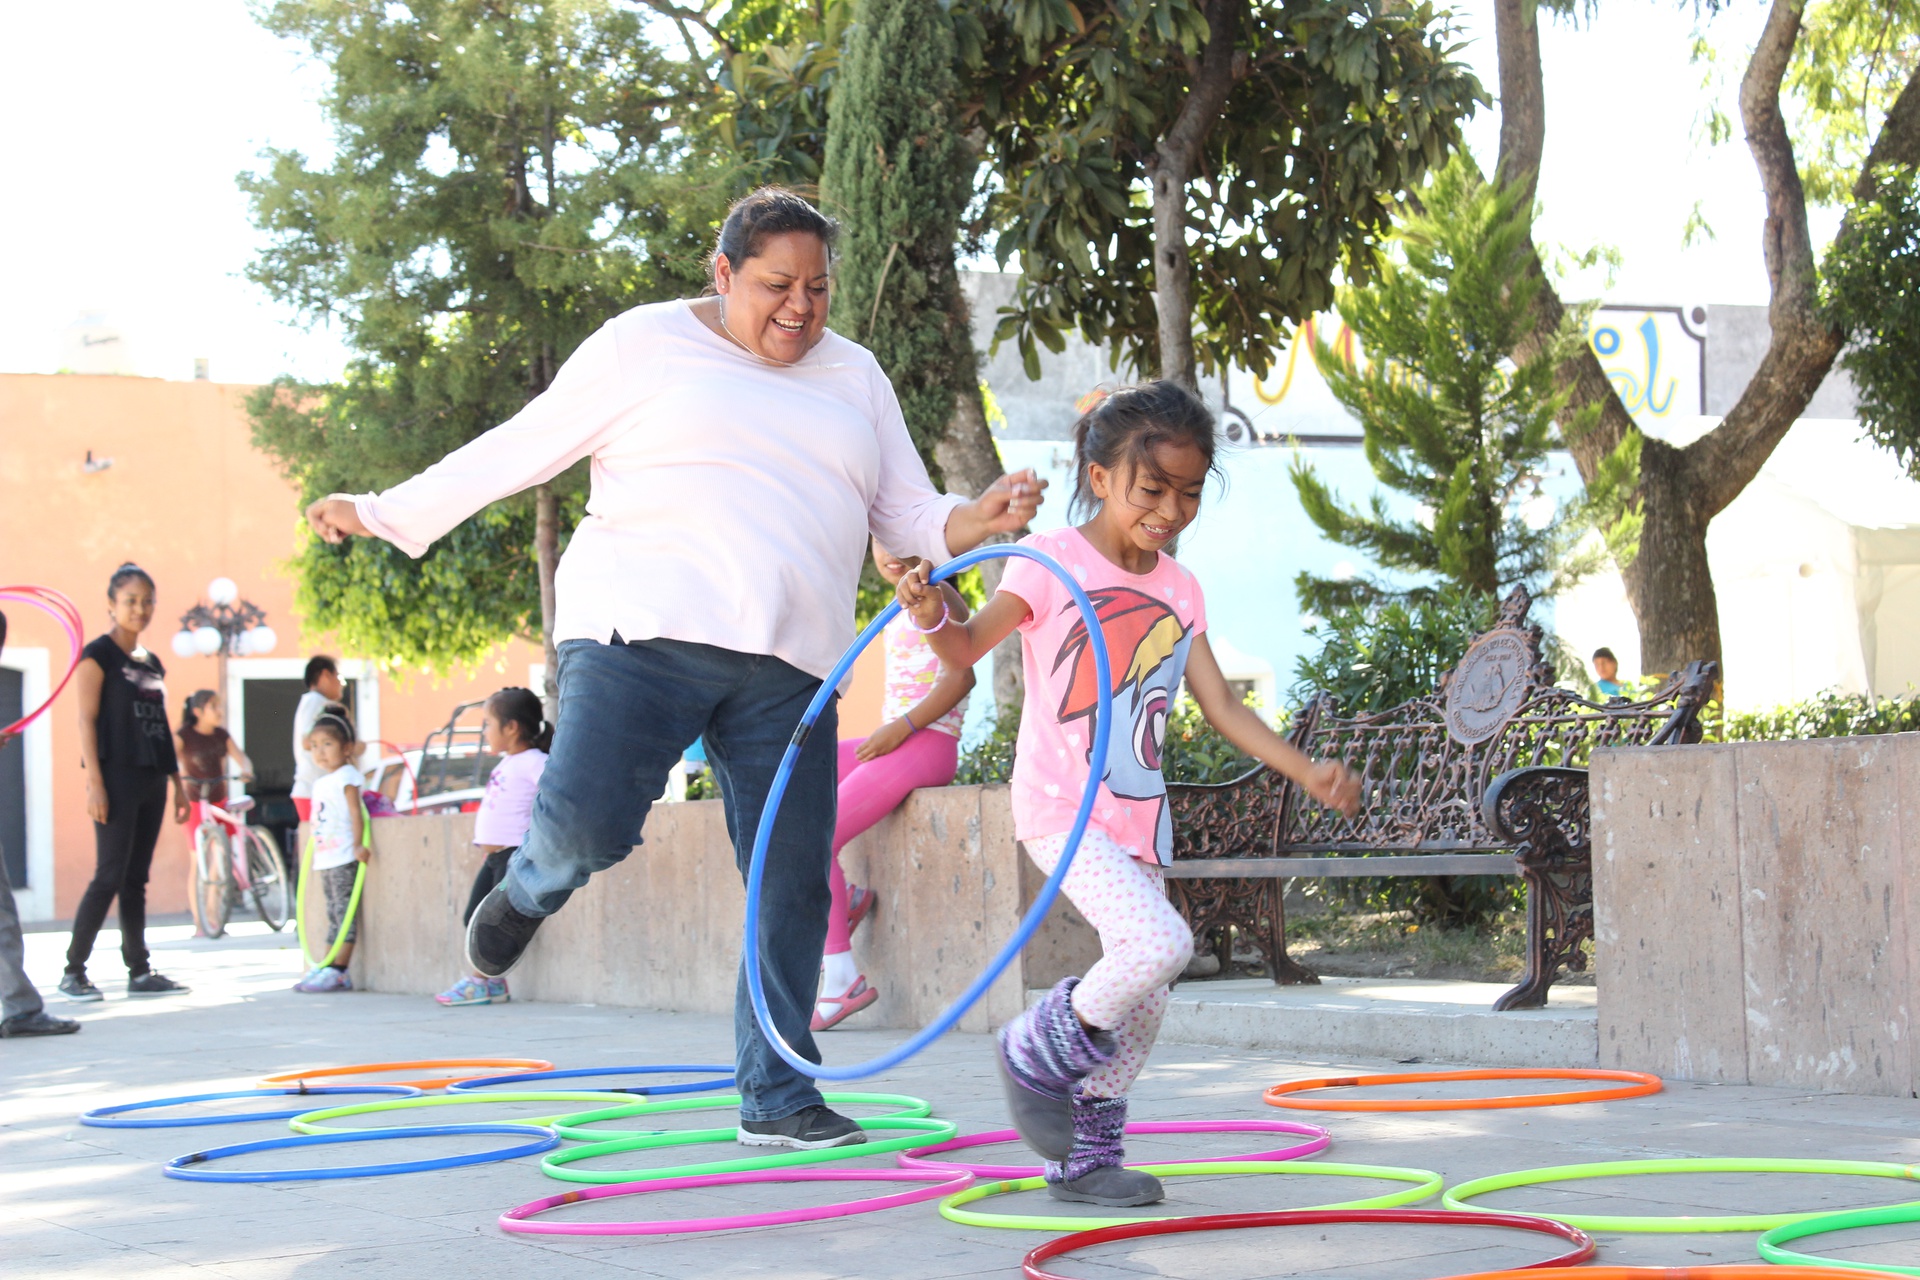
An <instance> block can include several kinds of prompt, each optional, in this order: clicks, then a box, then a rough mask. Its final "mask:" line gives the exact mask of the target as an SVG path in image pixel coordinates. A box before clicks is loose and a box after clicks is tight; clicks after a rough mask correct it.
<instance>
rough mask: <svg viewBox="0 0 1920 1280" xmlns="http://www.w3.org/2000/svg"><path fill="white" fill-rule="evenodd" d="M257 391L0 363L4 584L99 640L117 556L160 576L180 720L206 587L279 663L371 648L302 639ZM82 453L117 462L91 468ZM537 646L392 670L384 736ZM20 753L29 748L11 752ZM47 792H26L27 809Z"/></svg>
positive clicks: (867, 686)
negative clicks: (456, 665)
mask: <svg viewBox="0 0 1920 1280" xmlns="http://www.w3.org/2000/svg"><path fill="white" fill-rule="evenodd" d="M251 390H252V388H251V387H246V386H236V385H228V384H221V383H212V382H170V381H164V380H161V379H155V378H132V377H108V376H86V375H74V374H59V375H39V374H0V582H7V583H31V584H36V585H40V586H48V587H53V588H56V589H58V590H60V591H62V592H65V593H66V594H67V595H68V596H69V597H71V598H72V599H73V600H74V602H75V603H76V604H78V605H79V606H80V610H81V613H82V615H83V616H84V617H85V619H86V622H87V626H88V635H89V637H91V636H93V635H98V634H99V633H100V632H102V631H104V630H105V629H106V625H107V618H106V604H105V591H106V582H107V578H108V576H109V575H110V574H111V573H112V571H113V570H114V568H116V567H117V566H118V565H119V564H120V563H121V562H122V561H125V560H133V561H136V562H138V563H139V564H140V565H141V566H142V567H143V568H145V569H146V570H147V571H148V572H149V573H151V574H152V575H153V577H154V580H155V583H156V584H157V586H158V591H159V608H158V611H157V612H156V615H155V618H154V624H153V627H152V629H151V630H150V631H149V632H148V633H147V635H146V636H145V637H144V639H145V642H146V644H147V645H148V647H149V648H151V649H152V650H153V651H154V652H156V653H158V654H159V655H160V656H161V658H162V660H163V661H164V662H165V663H166V666H167V691H168V696H169V700H170V702H171V704H172V707H173V709H174V710H175V713H176V714H177V709H178V706H179V704H180V702H181V700H182V699H184V698H185V696H186V695H187V694H188V693H190V692H192V691H193V690H195V689H198V688H212V687H214V685H215V682H216V679H217V676H216V670H217V665H216V660H215V659H212V658H186V659H183V658H178V657H175V656H174V655H173V652H172V648H171V641H172V637H173V634H174V632H175V631H176V630H178V619H179V617H180V615H181V614H182V613H183V612H185V611H186V610H187V609H188V608H189V607H191V606H192V605H193V604H194V603H195V601H197V600H199V599H200V597H201V593H202V592H204V591H205V590H206V584H207V583H208V582H209V581H210V580H212V579H213V578H216V577H220V576H226V577H229V578H232V579H233V580H234V581H235V582H236V583H238V584H239V587H240V593H241V595H242V596H243V597H244V598H246V599H248V600H251V601H253V602H254V603H255V604H257V605H259V606H261V607H262V608H263V609H265V610H266V612H267V624H268V625H269V626H271V627H273V628H274V630H275V631H276V632H277V633H278V635H279V645H278V646H277V648H276V649H275V650H274V652H273V653H272V654H271V655H268V656H271V657H274V658H280V659H286V658H299V657H305V656H307V655H309V654H312V653H320V652H324V653H332V654H335V655H336V656H339V657H343V658H352V657H357V656H359V655H356V654H353V653H347V652H343V651H341V650H340V649H338V648H336V647H333V646H332V645H331V641H330V637H328V636H325V635H313V634H309V633H306V632H304V631H303V630H302V629H301V628H300V626H299V624H298V620H297V619H296V618H295V616H294V613H293V583H292V581H291V580H290V579H289V577H288V575H287V572H286V569H285V567H284V566H285V562H286V561H287V560H289V559H290V558H291V557H292V555H293V553H294V549H295V545H296V543H295V536H296V532H297V529H298V522H299V518H300V513H299V509H298V502H297V499H296V495H295V493H294V490H293V487H292V486H291V485H290V484H288V483H287V481H286V480H285V479H284V478H282V477H281V476H280V474H279V473H278V472H277V471H276V470H275V469H274V466H273V464H272V463H271V461H270V460H269V459H268V458H266V457H265V456H264V455H262V454H260V453H259V452H257V451H256V450H255V449H254V448H253V447H252V444H251V440H250V428H249V426H248V423H247V420H246V413H245V405H244V401H245V399H246V396H247V394H248V392H249V391H251ZM88 450H91V451H92V452H93V455H94V457H95V458H96V459H100V458H111V459H113V465H112V466H111V467H109V468H107V469H105V470H102V471H97V472H93V473H88V472H87V471H86V470H85V469H84V467H83V465H82V464H83V462H84V460H85V458H86V455H87V452H88ZM7 615H8V621H9V623H10V626H11V634H10V635H9V638H8V649H9V650H10V651H11V650H12V649H14V648H15V647H16V646H19V647H25V646H42V647H45V648H47V649H49V650H51V651H52V654H51V662H50V665H51V667H52V672H51V675H52V680H53V682H54V683H58V681H59V680H60V677H61V676H62V674H63V673H64V672H65V670H66V665H67V648H66V642H65V640H64V639H63V638H62V636H61V634H60V631H59V629H58V628H57V626H56V625H55V624H54V623H53V622H52V620H51V619H49V618H46V617H45V616H44V615H42V614H40V613H39V612H38V611H36V610H33V609H29V608H26V607H21V606H14V607H11V608H8V609H7ZM878 655H879V650H878V647H877V646H876V647H875V648H874V649H873V650H872V651H871V652H870V653H869V654H868V655H867V660H866V661H863V662H862V663H861V665H860V667H859V669H858V671H857V673H856V684H855V687H854V689H853V690H852V691H851V692H850V694H849V696H848V698H847V699H846V700H845V702H843V704H842V721H841V735H842V736H843V737H854V736H860V735H863V734H865V733H867V732H870V731H871V730H872V728H873V727H874V726H875V725H876V724H877V723H878V720H879V705H880V689H879V668H878V661H877V659H878ZM539 661H541V654H540V652H539V650H538V649H537V648H536V647H535V646H532V645H528V644H525V643H523V642H519V641H516V642H514V643H512V644H509V645H507V646H504V647H503V648H502V649H501V650H499V651H498V652H496V653H495V654H494V655H493V656H492V657H491V658H489V659H487V660H485V661H483V662H481V663H480V664H479V665H478V666H477V668H475V669H474V670H472V671H468V672H462V673H460V674H458V675H456V676H454V677H451V678H446V677H433V676H430V675H428V674H426V673H414V674H411V675H406V674H403V675H401V676H400V678H398V679H394V678H390V677H387V676H384V675H383V676H382V677H381V681H380V684H381V687H380V736H381V737H382V738H385V739H386V740H388V741H390V742H393V743H397V744H400V745H402V746H408V745H414V744H417V743H419V742H420V741H421V740H422V739H423V738H424V737H425V736H426V734H427V732H428V730H430V729H432V728H434V727H436V726H438V725H440V724H442V723H444V721H445V720H446V718H447V715H448V713H449V711H451V709H452V708H453V706H454V705H455V704H456V703H459V702H468V701H473V700H475V699H477V698H482V697H485V696H486V695H487V694H488V693H490V692H492V691H493V690H494V689H497V688H499V687H500V686H502V685H506V684H525V683H527V682H528V666H529V664H531V663H535V662H539ZM75 714H76V713H75V704H74V702H73V700H72V697H71V695H70V694H69V695H67V696H65V697H63V698H62V699H61V701H60V703H58V704H56V705H55V706H54V707H53V708H52V709H51V710H50V711H48V712H47V716H46V718H47V719H49V720H50V721H51V729H52V744H53V795H52V805H53V810H54V815H53V817H54V821H53V830H54V841H53V843H54V889H55V893H54V899H55V904H56V905H55V913H56V915H57V916H58V917H59V918H61V919H66V918H69V917H71V915H72V913H73V909H74V906H75V904H76V903H77V902H78V900H79V897H80V893H81V891H82V890H83V889H84V888H85V887H86V883H87V880H88V878H89V877H90V876H91V874H92V868H93V832H92V824H91V823H89V822H88V821H87V817H86V805H85V791H84V786H83V783H82V775H81V770H80V764H79V746H78V731H77V729H76V727H75ZM10 749H11V750H19V749H20V747H19V746H18V745H16V746H14V747H12V748H10ZM36 802H37V798H36V797H35V796H33V795H32V794H29V796H28V804H29V806H32V805H34V804H35V803H36ZM187 850H188V842H187V836H186V835H185V833H184V831H183V830H182V829H180V828H173V827H169V829H168V831H167V832H166V833H165V834H163V835H162V836H161V840H160V847H159V849H158V850H157V851H156V853H155V856H154V870H153V878H152V887H151V889H150V890H149V904H150V910H152V911H155V912H172V911H184V910H186V907H187V898H186V878H187Z"/></svg>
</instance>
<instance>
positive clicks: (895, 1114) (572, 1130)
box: [541, 1093, 933, 1151]
mask: <svg viewBox="0 0 1920 1280" xmlns="http://www.w3.org/2000/svg"><path fill="white" fill-rule="evenodd" d="M820 1096H821V1097H822V1098H823V1099H825V1100H826V1103H827V1105H828V1106H830V1107H892V1108H893V1110H892V1111H885V1112H882V1113H881V1114H879V1115H877V1116H869V1117H867V1118H868V1119H870V1120H893V1119H898V1118H900V1117H902V1116H904V1117H906V1118H908V1119H912V1120H918V1119H920V1118H922V1117H923V1116H929V1115H932V1114H933V1104H932V1103H931V1102H928V1101H927V1100H926V1099H925V1098H910V1097H908V1096H907V1095H906V1094H904V1093H823V1094H821V1095H820ZM739 1105H740V1095H739V1094H737V1093H734V1094H728V1095H727V1096H725V1097H721V1098H675V1099H670V1100H668V1101H666V1102H623V1103H621V1104H620V1105H619V1106H617V1107H605V1108H602V1109H601V1110H599V1111H577V1112H575V1113H573V1114H572V1115H566V1116H559V1117H557V1118H555V1119H554V1120H553V1121H552V1122H551V1123H552V1125H553V1131H554V1132H555V1133H557V1134H559V1135H560V1136H561V1137H563V1138H565V1139H567V1140H568V1141H569V1142H619V1141H621V1140H622V1139H626V1138H632V1139H636V1140H637V1139H646V1140H647V1142H646V1146H643V1147H635V1148H633V1149H634V1150H636V1151H641V1150H646V1149H647V1147H675V1146H692V1145H695V1144H698V1143H702V1142H726V1141H729V1140H730V1139H732V1138H733V1137H734V1130H733V1129H732V1128H715V1129H589V1128H587V1127H586V1126H588V1125H590V1124H598V1123H600V1122H601V1121H603V1120H626V1119H629V1118H631V1117H633V1116H657V1115H665V1114H666V1113H668V1112H670V1111H723V1110H725V1111H730V1110H732V1109H733V1108H735V1107H737V1106H739ZM541 1123H543V1124H545V1123H548V1122H546V1121H541Z"/></svg>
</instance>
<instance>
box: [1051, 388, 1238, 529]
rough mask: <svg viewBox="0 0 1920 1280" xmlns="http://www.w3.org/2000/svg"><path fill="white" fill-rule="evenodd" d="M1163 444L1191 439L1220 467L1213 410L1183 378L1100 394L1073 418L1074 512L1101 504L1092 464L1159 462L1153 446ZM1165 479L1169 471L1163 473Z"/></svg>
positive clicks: (1113, 467)
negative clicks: (1090, 473) (1183, 383)
mask: <svg viewBox="0 0 1920 1280" xmlns="http://www.w3.org/2000/svg"><path fill="white" fill-rule="evenodd" d="M1162 444H1190V445H1192V446H1193V447H1194V448H1196V449H1198V450H1199V451H1200V456H1201V457H1203V458H1205V459H1206V460H1207V470H1208V471H1209V472H1213V473H1217V472H1218V470H1219V467H1218V464H1217V463H1215V461H1214V451H1215V448H1216V445H1217V438H1216V436H1215V432H1214V421H1213V414H1212V413H1210V412H1209V411H1208V410H1207V406H1206V405H1204V404H1202V403H1200V398H1199V397H1198V396H1196V395H1194V394H1193V393H1192V392H1191V391H1188V390H1187V389H1186V388H1185V387H1183V386H1181V385H1180V384H1179V383H1177V382H1167V381H1164V380H1162V381H1159V382H1147V383H1142V384H1140V385H1139V386H1132V387H1121V388H1120V389H1119V390H1118V391H1115V392H1113V393H1112V394H1110V395H1105V396H1102V397H1101V398H1100V400H1099V401H1098V403H1096V404H1095V405H1094V406H1093V407H1092V408H1090V409H1088V410H1087V411H1086V412H1085V413H1083V414H1081V415H1080V420H1079V421H1078V422H1076V423H1074V424H1073V495H1072V498H1071V500H1070V504H1069V506H1068V510H1069V512H1071V513H1074V514H1077V515H1086V516H1091V515H1092V514H1093V513H1094V512H1095V511H1097V510H1098V509H1099V507H1100V501H1099V499H1097V498H1095V497H1094V496H1093V482H1092V480H1090V479H1089V478H1088V467H1089V466H1091V465H1092V464H1093V463H1096V462H1097V463H1099V464H1100V465H1101V466H1103V467H1105V468H1106V469H1107V470H1108V471H1110V472H1115V473H1124V472H1126V471H1128V470H1129V469H1130V468H1140V467H1144V468H1146V469H1147V470H1148V471H1149V472H1154V471H1157V470H1158V468H1156V467H1155V466H1154V462H1153V450H1154V447H1155V446H1156V445H1162ZM1162 478H1163V479H1164V477H1162Z"/></svg>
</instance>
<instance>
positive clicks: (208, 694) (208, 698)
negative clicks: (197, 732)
mask: <svg viewBox="0 0 1920 1280" xmlns="http://www.w3.org/2000/svg"><path fill="white" fill-rule="evenodd" d="M218 696H219V695H218V694H216V693H214V691H213V690H211V689H195V690H194V691H193V692H192V693H190V694H188V695H187V700H186V702H185V703H184V704H183V705H182V706H181V709H180V732H182V733H185V732H186V731H187V730H189V729H196V728H198V727H199V725H200V720H199V716H198V712H199V710H200V708H202V707H204V706H206V705H207V704H208V703H209V702H212V701H213V700H214V699H215V698H216V697H218Z"/></svg>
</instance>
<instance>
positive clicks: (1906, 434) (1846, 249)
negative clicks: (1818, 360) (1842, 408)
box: [1822, 169, 1920, 478]
mask: <svg viewBox="0 0 1920 1280" xmlns="http://www.w3.org/2000/svg"><path fill="white" fill-rule="evenodd" d="M1879 187H1880V190H1879V194H1878V195H1877V196H1876V197H1875V199H1873V200H1872V201H1870V202H1868V203H1866V204H1863V205H1861V206H1858V207H1857V208H1855V210H1854V211H1853V217H1852V223H1851V225H1850V226H1849V227H1848V228H1847V230H1846V231H1845V232H1844V233H1843V234H1842V235H1841V236H1840V238H1839V239H1838V240H1836V241H1835V242H1834V245H1833V247H1832V248H1831V249H1830V250H1828V252H1827V257H1826V261H1825V263H1824V264H1823V272H1822V274H1823V275H1824V277H1825V279H1824V281H1823V285H1824V292H1825V297H1826V316H1827V319H1828V320H1829V321H1830V322H1832V323H1833V324H1834V325H1835V326H1837V327H1838V328H1839V329H1840V330H1841V331H1842V332H1843V333H1845V334H1846V335H1847V337H1848V339H1849V346H1848V347H1847V351H1846V354H1845V355H1843V356H1841V358H1840V362H1841V364H1842V365H1844V366H1845V367H1846V370H1847V372H1848V373H1849V374H1851V375H1852V376H1853V383H1854V386H1855V387H1856V388H1857V389H1858V390H1859V393H1860V422H1861V425H1862V426H1864V427H1865V428H1866V430H1867V434H1868V435H1869V436H1871V437H1872V438H1873V440H1874V441H1875V442H1876V443H1878V444H1880V445H1881V446H1883V447H1884V448H1886V449H1889V450H1891V451H1892V452H1893V453H1894V455H1895V456H1897V457H1898V458H1899V459H1900V464H1901V465H1902V466H1904V467H1905V468H1906V469H1907V473H1908V474H1909V475H1912V476H1914V477H1915V478H1920V358H1917V357H1916V352H1920V174H1917V173H1916V172H1915V171H1914V170H1912V169H1908V170H1906V171H1905V172H1898V171H1890V172H1887V173H1885V174H1883V175H1882V177H1881V180H1880V183H1879Z"/></svg>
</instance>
